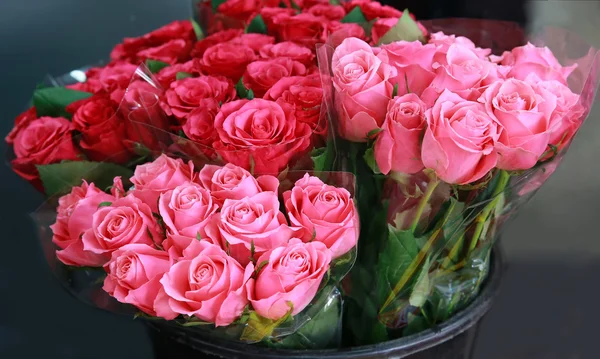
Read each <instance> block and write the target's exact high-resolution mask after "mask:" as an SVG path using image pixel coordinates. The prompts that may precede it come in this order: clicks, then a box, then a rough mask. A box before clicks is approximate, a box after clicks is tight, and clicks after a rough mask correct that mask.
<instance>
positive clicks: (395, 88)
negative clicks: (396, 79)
mask: <svg viewBox="0 0 600 359" xmlns="http://www.w3.org/2000/svg"><path fill="white" fill-rule="evenodd" d="M396 96H398V84H395V85H394V91H392V98H394V97H396Z"/></svg>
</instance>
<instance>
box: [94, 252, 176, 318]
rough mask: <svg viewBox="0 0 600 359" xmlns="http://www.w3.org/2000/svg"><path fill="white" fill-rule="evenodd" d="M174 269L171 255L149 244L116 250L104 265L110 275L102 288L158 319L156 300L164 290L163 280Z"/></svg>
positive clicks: (119, 299)
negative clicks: (155, 307)
mask: <svg viewBox="0 0 600 359" xmlns="http://www.w3.org/2000/svg"><path fill="white" fill-rule="evenodd" d="M170 267H171V262H170V260H169V255H168V254H167V252H165V251H160V250H157V249H154V248H152V247H150V246H148V245H146V244H128V245H125V246H123V247H121V248H120V249H117V250H116V251H114V252H113V253H112V255H111V259H110V261H109V262H108V263H106V265H105V266H104V270H106V273H108V275H107V276H106V278H105V279H104V286H103V287H102V289H104V290H105V291H106V292H107V293H108V294H110V295H111V296H113V297H114V298H115V299H116V300H118V301H119V302H121V303H128V304H133V305H135V306H136V307H137V308H138V309H139V310H141V311H142V312H144V313H146V314H148V315H152V316H156V310H155V309H154V301H155V300H156V296H157V295H158V292H159V291H160V290H161V287H162V286H161V284H160V282H159V280H160V279H161V278H162V276H163V275H164V274H165V273H166V272H167V271H168V270H169V268H170Z"/></svg>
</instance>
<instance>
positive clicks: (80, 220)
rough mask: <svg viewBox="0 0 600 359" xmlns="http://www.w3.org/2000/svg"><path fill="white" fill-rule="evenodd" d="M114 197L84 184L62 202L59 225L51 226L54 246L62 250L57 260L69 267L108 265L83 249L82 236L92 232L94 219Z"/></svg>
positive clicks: (58, 219) (59, 206)
mask: <svg viewBox="0 0 600 359" xmlns="http://www.w3.org/2000/svg"><path fill="white" fill-rule="evenodd" d="M113 200H114V197H112V196H110V195H108V194H106V193H104V192H102V191H101V190H99V189H98V188H96V186H95V185H94V184H93V183H92V184H90V185H88V184H87V182H85V181H83V184H82V185H81V186H77V187H73V188H72V189H71V193H69V194H66V195H64V196H62V197H60V199H59V200H58V208H57V210H56V211H57V215H56V222H55V223H54V224H53V225H51V226H50V229H51V230H52V234H53V235H52V243H54V244H56V245H57V246H58V247H59V248H60V250H57V251H56V257H57V258H58V259H59V260H60V261H61V262H63V263H64V264H66V265H70V266H90V267H96V266H101V265H103V264H104V263H106V258H105V257H104V256H102V255H98V254H96V253H93V252H90V251H86V250H84V249H83V242H82V241H81V235H82V234H83V233H85V232H86V231H88V230H89V229H91V228H92V216H93V214H94V213H95V212H96V210H97V209H98V205H99V204H100V203H102V202H112V201H113Z"/></svg>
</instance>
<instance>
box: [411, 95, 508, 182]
mask: <svg viewBox="0 0 600 359" xmlns="http://www.w3.org/2000/svg"><path fill="white" fill-rule="evenodd" d="M426 116H427V123H428V125H429V127H428V128H427V130H425V137H424V138H423V144H422V146H421V147H422V152H421V157H422V159H423V164H424V165H425V167H426V168H431V169H433V170H434V171H435V173H436V175H437V176H438V177H439V178H441V179H442V180H443V181H444V182H448V183H450V184H467V183H471V182H474V181H477V180H478V179H480V178H482V177H483V176H485V175H486V173H488V172H489V171H490V170H491V169H492V168H494V167H495V166H496V162H497V159H498V155H497V153H496V151H495V148H494V147H495V146H496V141H497V140H498V136H499V134H498V128H497V124H496V122H495V121H494V120H492V119H491V118H490V116H489V115H488V114H487V113H486V109H485V106H484V105H483V104H481V103H477V102H473V101H466V100H465V99H463V98H461V97H460V96H458V95H457V94H455V93H453V92H451V91H449V90H445V91H444V92H443V93H442V95H441V96H440V97H439V98H438V99H437V101H436V103H435V105H434V106H433V108H431V109H429V110H428V111H427V113H426Z"/></svg>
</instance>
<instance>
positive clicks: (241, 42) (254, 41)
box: [229, 33, 275, 53]
mask: <svg viewBox="0 0 600 359" xmlns="http://www.w3.org/2000/svg"><path fill="white" fill-rule="evenodd" d="M229 43H230V44H234V45H238V46H248V47H249V48H251V49H252V50H254V52H256V53H258V52H259V51H260V49H261V48H263V46H265V45H272V44H274V43H275V38H274V37H273V36H269V35H264V34H252V33H250V34H243V35H240V36H238V37H235V38H233V39H231V40H229Z"/></svg>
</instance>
